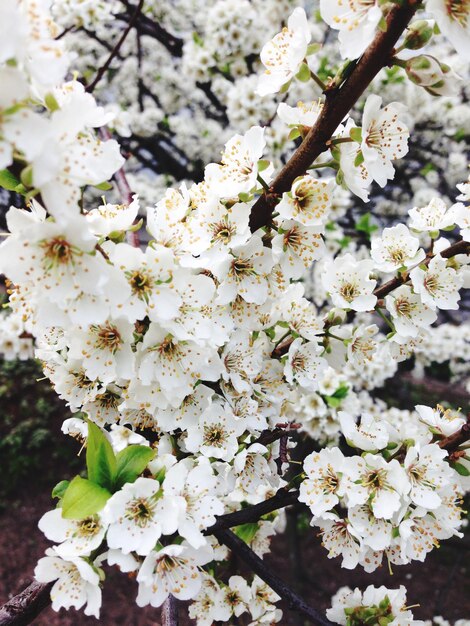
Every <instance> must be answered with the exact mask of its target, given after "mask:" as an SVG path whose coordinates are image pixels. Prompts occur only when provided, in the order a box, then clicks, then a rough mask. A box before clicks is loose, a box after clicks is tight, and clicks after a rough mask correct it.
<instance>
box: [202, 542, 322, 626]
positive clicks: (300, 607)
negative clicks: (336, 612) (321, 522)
mask: <svg viewBox="0 0 470 626" xmlns="http://www.w3.org/2000/svg"><path fill="white" fill-rule="evenodd" d="M214 535H215V537H216V538H217V540H218V541H219V543H222V544H224V545H225V546H227V548H230V550H232V551H233V552H235V554H236V555H237V557H238V558H240V559H241V560H242V561H244V562H245V563H246V564H247V565H248V566H249V567H250V569H251V570H252V571H253V572H255V574H258V576H259V577H260V578H261V579H262V580H264V582H265V583H267V584H268V585H269V586H270V587H271V589H273V590H274V591H275V592H276V593H277V594H278V595H279V596H280V597H281V598H282V599H283V600H284V601H285V602H286V603H287V604H288V606H289V608H290V609H292V610H294V611H298V612H299V613H301V614H302V615H303V616H304V617H306V618H308V619H309V621H310V623H311V624H319V626H332V623H331V622H330V621H329V620H328V619H327V618H326V617H325V616H324V614H323V613H322V612H320V611H318V610H317V609H315V608H313V607H312V606H310V605H308V604H307V603H306V602H305V600H304V599H303V598H301V597H300V596H299V595H298V594H296V593H295V592H294V591H293V590H292V589H291V588H290V587H289V586H288V585H286V583H285V582H284V581H282V580H281V579H280V578H278V577H277V576H276V575H275V574H274V573H273V568H272V567H269V566H268V565H267V564H266V563H264V562H263V561H262V560H261V559H260V558H259V556H258V555H257V554H255V553H254V552H253V550H251V548H249V547H248V546H247V544H246V543H245V542H244V541H242V540H241V539H240V538H239V537H237V535H235V534H234V533H233V532H232V531H231V530H218V531H217V532H215V533H214Z"/></svg>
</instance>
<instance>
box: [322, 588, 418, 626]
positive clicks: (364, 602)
mask: <svg viewBox="0 0 470 626" xmlns="http://www.w3.org/2000/svg"><path fill="white" fill-rule="evenodd" d="M326 614H327V616H328V619H330V620H331V621H332V622H333V623H335V624H342V625H343V626H359V624H364V623H368V624H381V625H382V624H383V625H385V624H391V625H392V624H393V626H401V625H405V624H406V625H407V626H423V625H424V622H421V621H418V620H414V619H413V614H412V612H411V611H410V610H409V609H408V608H407V607H406V589H405V587H403V586H401V587H400V588H399V589H387V588H386V587H384V586H382V587H374V586H373V585H369V586H368V587H367V589H366V590H365V591H364V592H361V590H360V589H358V588H356V589H354V591H353V590H352V589H350V588H349V587H341V589H339V590H338V592H337V593H336V594H335V595H334V596H333V598H332V607H331V608H330V609H328V610H327V612H326Z"/></svg>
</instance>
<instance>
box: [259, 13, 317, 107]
mask: <svg viewBox="0 0 470 626" xmlns="http://www.w3.org/2000/svg"><path fill="white" fill-rule="evenodd" d="M310 39H311V35H310V28H309V25H308V23H307V16H306V15H305V11H304V9H302V8H300V7H298V8H297V9H295V10H294V12H293V13H292V15H291V16H290V17H289V19H288V21H287V27H285V28H283V30H282V31H281V32H280V33H278V34H277V35H276V36H275V37H274V38H273V39H272V40H271V41H268V43H266V44H265V45H264V46H263V49H262V50H261V62H262V63H263V65H264V66H265V68H266V70H265V72H264V74H263V75H262V76H260V78H259V82H258V88H257V93H258V94H259V95H260V96H265V95H267V94H270V93H276V92H277V91H279V90H280V89H281V87H282V86H283V85H285V84H286V83H287V82H289V80H291V79H292V78H293V77H294V75H295V74H296V73H297V71H298V69H299V66H300V64H301V63H302V61H303V59H304V57H305V55H306V53H307V46H308V44H309V43H310Z"/></svg>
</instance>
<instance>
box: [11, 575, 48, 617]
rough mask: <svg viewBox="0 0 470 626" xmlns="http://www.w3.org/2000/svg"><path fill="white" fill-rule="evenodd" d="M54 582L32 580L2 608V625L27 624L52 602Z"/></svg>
mask: <svg viewBox="0 0 470 626" xmlns="http://www.w3.org/2000/svg"><path fill="white" fill-rule="evenodd" d="M51 587H52V583H48V584H43V583H38V582H36V581H34V582H32V583H31V584H30V585H29V586H28V587H26V589H23V591H21V592H20V593H19V594H18V595H16V596H14V597H13V598H11V600H8V602H6V603H5V604H4V605H3V606H2V607H1V608H0V626H26V624H30V623H31V622H32V621H33V619H35V618H36V617H37V616H38V615H39V613H40V612H41V611H43V610H44V609H45V608H46V607H47V606H49V604H50V603H51V596H50V592H51Z"/></svg>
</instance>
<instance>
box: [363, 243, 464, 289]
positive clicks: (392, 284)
mask: <svg viewBox="0 0 470 626" xmlns="http://www.w3.org/2000/svg"><path fill="white" fill-rule="evenodd" d="M439 254H440V255H441V256H442V257H443V258H444V259H450V258H451V257H453V256H457V255H458V254H470V243H469V242H468V241H463V240H461V241H457V243H454V244H452V245H451V246H449V247H448V248H445V250H442V252H440V253H439ZM434 256H435V255H434ZM432 258H434V257H433V256H428V257H426V259H425V260H424V261H423V263H422V265H426V266H427V265H429V263H430V262H431V259H432ZM407 281H408V274H405V275H401V276H396V277H395V278H392V279H391V280H389V281H387V282H386V283H384V284H383V285H381V286H380V287H377V289H375V291H374V295H375V296H377V298H378V299H379V300H381V299H382V298H384V297H385V296H386V295H387V294H389V293H390V292H391V291H393V290H394V289H397V287H401V285H404V284H405V283H406V282H407Z"/></svg>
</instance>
